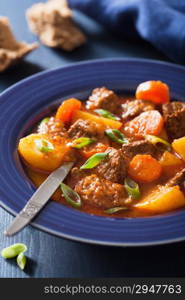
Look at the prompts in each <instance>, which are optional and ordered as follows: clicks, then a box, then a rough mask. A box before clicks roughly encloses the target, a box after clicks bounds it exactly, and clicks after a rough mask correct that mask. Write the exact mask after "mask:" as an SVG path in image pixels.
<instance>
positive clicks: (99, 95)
mask: <svg viewBox="0 0 185 300" xmlns="http://www.w3.org/2000/svg"><path fill="white" fill-rule="evenodd" d="M86 108H87V109H91V110H94V109H97V108H103V109H105V110H108V111H110V112H112V113H115V114H116V113H119V111H120V108H121V104H120V100H119V97H118V96H117V95H116V94H115V93H114V92H113V91H111V90H109V89H107V88H106V87H101V88H96V89H94V90H93V91H92V94H91V96H90V97H89V99H88V101H87V102H86Z"/></svg>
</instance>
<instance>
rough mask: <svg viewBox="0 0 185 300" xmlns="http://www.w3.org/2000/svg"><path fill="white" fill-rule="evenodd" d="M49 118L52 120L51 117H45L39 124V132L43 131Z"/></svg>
mask: <svg viewBox="0 0 185 300" xmlns="http://www.w3.org/2000/svg"><path fill="white" fill-rule="evenodd" d="M49 120H50V118H44V119H43V120H42V121H41V122H40V123H39V126H38V130H39V132H41V131H42V130H43V129H44V126H45V124H46V123H48V122H49Z"/></svg>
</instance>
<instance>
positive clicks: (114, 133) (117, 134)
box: [105, 129, 128, 144]
mask: <svg viewBox="0 0 185 300" xmlns="http://www.w3.org/2000/svg"><path fill="white" fill-rule="evenodd" d="M105 133H106V135H107V136H108V137H109V138H110V139H111V140H112V141H114V142H116V143H119V144H128V139H127V138H126V137H125V136H124V134H123V133H122V132H121V131H119V130H118V129H106V130H105Z"/></svg>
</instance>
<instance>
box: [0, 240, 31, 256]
mask: <svg viewBox="0 0 185 300" xmlns="http://www.w3.org/2000/svg"><path fill="white" fill-rule="evenodd" d="M25 251H27V247H26V245H25V244H20V243H17V244H13V245H11V246H9V247H7V248H4V249H3V250H2V251H1V256H2V257H3V258H13V257H15V256H17V255H19V254H20V253H23V252H25Z"/></svg>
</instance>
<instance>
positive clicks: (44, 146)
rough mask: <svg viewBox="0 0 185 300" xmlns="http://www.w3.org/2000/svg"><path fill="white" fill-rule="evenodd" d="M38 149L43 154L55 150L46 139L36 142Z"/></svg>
mask: <svg viewBox="0 0 185 300" xmlns="http://www.w3.org/2000/svg"><path fill="white" fill-rule="evenodd" d="M35 144H36V147H37V149H38V150H39V151H41V152H43V153H48V152H51V151H53V150H54V147H53V144H52V143H50V142H49V141H47V140H45V139H38V140H35Z"/></svg>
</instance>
